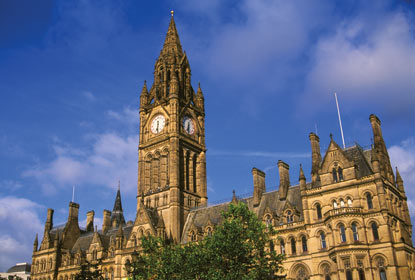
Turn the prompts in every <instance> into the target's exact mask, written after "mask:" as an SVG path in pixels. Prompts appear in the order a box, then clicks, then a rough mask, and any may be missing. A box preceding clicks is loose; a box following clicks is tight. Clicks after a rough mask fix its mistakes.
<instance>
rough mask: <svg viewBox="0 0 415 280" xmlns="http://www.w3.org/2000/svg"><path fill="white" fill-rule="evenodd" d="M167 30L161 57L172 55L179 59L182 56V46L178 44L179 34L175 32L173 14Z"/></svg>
mask: <svg viewBox="0 0 415 280" xmlns="http://www.w3.org/2000/svg"><path fill="white" fill-rule="evenodd" d="M171 15H172V16H171V19H170V24H169V28H168V29H167V34H166V39H165V40H164V45H163V49H162V50H161V53H162V54H163V55H165V56H166V55H174V56H179V57H181V56H182V55H183V51H182V45H181V44H180V39H179V34H178V32H177V28H176V23H175V22H174V16H173V15H174V12H173V13H172V14H171Z"/></svg>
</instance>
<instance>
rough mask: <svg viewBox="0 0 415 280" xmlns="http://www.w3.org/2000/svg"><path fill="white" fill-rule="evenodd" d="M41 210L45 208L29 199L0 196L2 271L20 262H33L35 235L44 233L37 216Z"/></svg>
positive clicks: (0, 268)
mask: <svg viewBox="0 0 415 280" xmlns="http://www.w3.org/2000/svg"><path fill="white" fill-rule="evenodd" d="M39 209H43V206H42V205H39V204H37V203H35V202H33V201H31V200H29V199H25V198H19V197H15V196H0V248H1V252H2V253H1V254H0V270H1V271H5V270H6V269H7V268H9V267H10V266H12V265H14V264H16V263H18V262H23V261H25V262H28V263H30V262H31V253H32V248H33V247H32V246H33V241H34V239H35V235H36V233H39V234H40V233H42V223H41V221H40V219H39V217H38V215H37V211H38V210H39ZM11 233H13V234H11ZM39 238H42V236H39Z"/></svg>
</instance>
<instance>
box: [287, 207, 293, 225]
mask: <svg viewBox="0 0 415 280" xmlns="http://www.w3.org/2000/svg"><path fill="white" fill-rule="evenodd" d="M292 222H293V214H292V212H291V211H290V210H288V211H287V223H288V224H289V223H292Z"/></svg>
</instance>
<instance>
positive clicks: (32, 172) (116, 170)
mask: <svg viewBox="0 0 415 280" xmlns="http://www.w3.org/2000/svg"><path fill="white" fill-rule="evenodd" d="M108 116H109V117H110V118H111V119H113V120H115V121H117V122H119V123H120V126H123V127H130V126H132V125H133V124H134V123H136V122H137V120H138V112H137V111H134V110H131V109H129V108H125V109H124V110H123V111H122V112H115V111H109V112H108ZM119 128H120V127H119ZM120 130H122V129H121V128H120ZM128 131H131V132H132V133H134V134H128V133H127V135H122V134H121V133H119V132H117V131H111V132H104V133H100V134H94V135H92V136H91V135H88V137H87V139H88V143H86V145H84V146H80V147H72V146H71V145H69V144H68V143H65V142H62V141H60V140H59V139H57V140H56V144H55V145H54V147H53V150H54V152H55V156H54V158H53V159H52V160H51V161H49V162H40V163H38V164H36V165H35V166H32V167H31V168H29V169H27V170H26V171H24V172H23V176H24V177H32V178H35V179H36V180H37V181H38V182H39V184H40V185H41V186H42V189H43V192H44V193H45V194H54V193H55V192H56V188H65V187H72V186H73V185H76V186H77V187H80V188H82V187H83V186H85V185H95V186H105V187H108V188H109V189H115V188H116V186H117V182H118V180H121V182H122V185H123V190H125V191H126V192H134V191H135V189H136V184H137V161H138V160H137V157H138V154H137V145H138V135H137V134H136V130H135V129H128Z"/></svg>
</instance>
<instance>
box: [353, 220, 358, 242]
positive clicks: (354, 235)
mask: <svg viewBox="0 0 415 280" xmlns="http://www.w3.org/2000/svg"><path fill="white" fill-rule="evenodd" d="M352 232H353V240H354V241H359V233H358V232H357V224H356V223H355V222H353V223H352Z"/></svg>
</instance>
